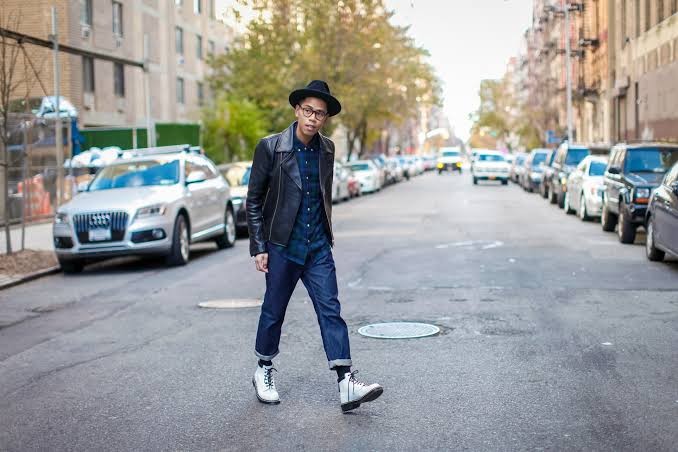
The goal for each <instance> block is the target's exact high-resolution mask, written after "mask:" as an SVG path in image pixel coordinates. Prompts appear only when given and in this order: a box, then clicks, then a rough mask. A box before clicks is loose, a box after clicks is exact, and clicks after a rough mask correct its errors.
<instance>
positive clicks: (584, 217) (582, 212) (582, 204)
mask: <svg viewBox="0 0 678 452" xmlns="http://www.w3.org/2000/svg"><path fill="white" fill-rule="evenodd" d="M577 215H578V216H579V219H580V220H581V221H589V220H590V219H591V217H590V216H589V214H588V212H587V211H586V198H584V192H581V195H579V210H578V211H577Z"/></svg>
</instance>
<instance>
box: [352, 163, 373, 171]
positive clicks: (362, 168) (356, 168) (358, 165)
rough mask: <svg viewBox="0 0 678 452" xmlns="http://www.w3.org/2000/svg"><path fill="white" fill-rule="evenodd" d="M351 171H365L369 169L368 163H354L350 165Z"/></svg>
mask: <svg viewBox="0 0 678 452" xmlns="http://www.w3.org/2000/svg"><path fill="white" fill-rule="evenodd" d="M351 169H352V170H353V171H367V170H369V169H370V165H368V164H367V163H354V164H353V165H351Z"/></svg>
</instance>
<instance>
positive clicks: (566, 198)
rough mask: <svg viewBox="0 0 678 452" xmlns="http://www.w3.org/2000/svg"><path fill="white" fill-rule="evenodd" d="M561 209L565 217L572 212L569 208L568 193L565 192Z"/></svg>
mask: <svg viewBox="0 0 678 452" xmlns="http://www.w3.org/2000/svg"><path fill="white" fill-rule="evenodd" d="M563 209H564V210H565V214H566V215H572V214H573V213H575V212H574V209H573V208H572V207H571V206H570V192H569V191H568V192H566V193H565V196H564V199H563Z"/></svg>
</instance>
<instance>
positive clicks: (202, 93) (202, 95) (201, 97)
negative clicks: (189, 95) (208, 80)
mask: <svg viewBox="0 0 678 452" xmlns="http://www.w3.org/2000/svg"><path fill="white" fill-rule="evenodd" d="M204 103H205V87H204V86H203V84H202V82H198V105H200V106H202V105H203V104H204Z"/></svg>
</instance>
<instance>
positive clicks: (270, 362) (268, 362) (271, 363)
mask: <svg viewBox="0 0 678 452" xmlns="http://www.w3.org/2000/svg"><path fill="white" fill-rule="evenodd" d="M272 365H273V361H264V360H263V359H260V360H259V367H264V366H272Z"/></svg>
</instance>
